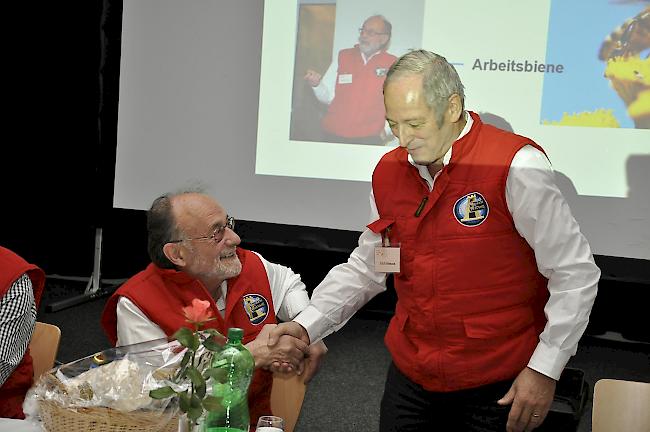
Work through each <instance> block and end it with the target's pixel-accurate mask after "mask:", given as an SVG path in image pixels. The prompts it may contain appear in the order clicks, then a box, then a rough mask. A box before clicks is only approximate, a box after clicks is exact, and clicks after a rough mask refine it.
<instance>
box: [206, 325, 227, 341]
mask: <svg viewBox="0 0 650 432" xmlns="http://www.w3.org/2000/svg"><path fill="white" fill-rule="evenodd" d="M203 332H204V333H207V334H209V335H211V336H219V337H221V338H224V339H225V337H224V335H222V334H221V333H219V331H218V330H217V329H213V328H209V329H205V330H203Z"/></svg>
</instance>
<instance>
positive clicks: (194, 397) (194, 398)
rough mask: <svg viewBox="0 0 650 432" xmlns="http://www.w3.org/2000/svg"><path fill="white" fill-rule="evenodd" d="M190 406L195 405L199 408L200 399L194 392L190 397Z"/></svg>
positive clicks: (193, 406)
mask: <svg viewBox="0 0 650 432" xmlns="http://www.w3.org/2000/svg"><path fill="white" fill-rule="evenodd" d="M190 407H192V408H196V407H199V408H201V399H199V397H198V396H197V395H195V394H193V395H192V397H191V398H190Z"/></svg>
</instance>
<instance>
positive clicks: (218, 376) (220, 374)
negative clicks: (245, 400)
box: [204, 368, 228, 382]
mask: <svg viewBox="0 0 650 432" xmlns="http://www.w3.org/2000/svg"><path fill="white" fill-rule="evenodd" d="M227 375H228V370H227V369H225V368H208V369H206V370H205V371H204V377H205V378H206V379H208V378H212V379H213V380H214V381H215V382H223V381H224V380H225V379H226V376H227Z"/></svg>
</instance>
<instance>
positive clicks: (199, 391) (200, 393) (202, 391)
mask: <svg viewBox="0 0 650 432" xmlns="http://www.w3.org/2000/svg"><path fill="white" fill-rule="evenodd" d="M194 392H195V393H196V395H197V396H198V397H199V398H200V399H203V397H204V396H205V382H204V384H202V385H197V386H194Z"/></svg>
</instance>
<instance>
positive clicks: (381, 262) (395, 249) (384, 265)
mask: <svg viewBox="0 0 650 432" xmlns="http://www.w3.org/2000/svg"><path fill="white" fill-rule="evenodd" d="M375 271H376V272H377V273H399V246H377V247H376V248H375Z"/></svg>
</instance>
